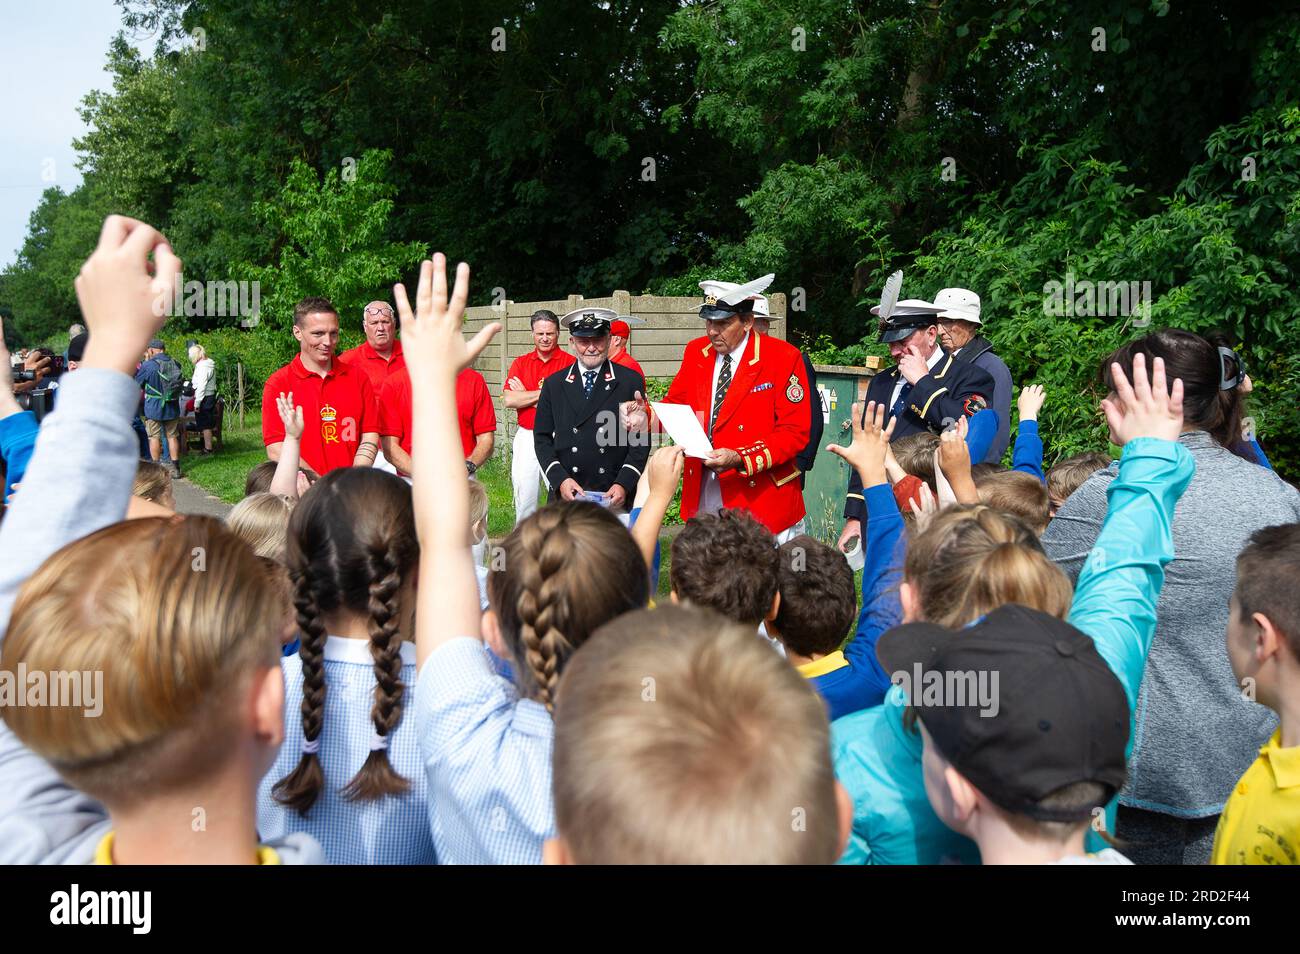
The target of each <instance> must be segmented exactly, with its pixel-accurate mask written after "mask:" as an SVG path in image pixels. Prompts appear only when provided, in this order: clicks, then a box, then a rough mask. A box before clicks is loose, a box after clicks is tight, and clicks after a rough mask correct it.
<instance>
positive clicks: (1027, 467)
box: [1011, 421, 1047, 483]
mask: <svg viewBox="0 0 1300 954" xmlns="http://www.w3.org/2000/svg"><path fill="white" fill-rule="evenodd" d="M1011 469H1012V470H1021V471H1024V472H1025V473H1026V474H1033V475H1034V476H1035V477H1037V478H1038V479H1039V480H1041V481H1042V482H1043V483H1047V475H1046V474H1044V473H1043V439H1042V437H1040V436H1039V434H1038V422H1037V421H1021V422H1020V426H1019V427H1017V428H1016V446H1015V448H1014V449H1013V450H1012V451H1011Z"/></svg>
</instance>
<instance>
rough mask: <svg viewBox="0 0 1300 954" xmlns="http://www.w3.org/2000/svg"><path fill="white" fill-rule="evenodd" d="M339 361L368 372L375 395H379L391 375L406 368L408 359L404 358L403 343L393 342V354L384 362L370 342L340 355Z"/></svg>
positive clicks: (362, 343)
mask: <svg viewBox="0 0 1300 954" xmlns="http://www.w3.org/2000/svg"><path fill="white" fill-rule="evenodd" d="M338 360H339V361H342V362H343V363H344V364H350V365H352V366H353V367H354V368H360V369H361V370H362V371H364V372H366V376H367V377H369V378H370V386H371V387H373V388H374V389H375V394H376V395H377V394H379V389H380V388H382V387H383V386H384V382H385V381H387V380H388V377H389V375H392V374H396V373H397V372H398V371H401V370H402V369H403V368H405V367H406V359H405V358H404V357H402V343H401V342H400V341H394V342H393V353H392V355H391V356H390V357H389V358H388V359H387V360H384V358H383V357H381V356H380V354H379V352H378V351H376V350H375V349H374V348H372V347H370V342H369V341H363V342H361V344H359V345H357V346H356V347H355V348H351V349H349V350H347V351H344V352H343V353H342V354H341V355H338Z"/></svg>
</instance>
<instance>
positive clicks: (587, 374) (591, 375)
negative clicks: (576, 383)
mask: <svg viewBox="0 0 1300 954" xmlns="http://www.w3.org/2000/svg"><path fill="white" fill-rule="evenodd" d="M597 370H599V369H597ZM595 386H596V372H595V371H584V372H582V393H583V394H585V395H586V396H587V397H591V389H592V388H594V387H595Z"/></svg>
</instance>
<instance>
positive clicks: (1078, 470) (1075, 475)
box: [1047, 451, 1111, 503]
mask: <svg viewBox="0 0 1300 954" xmlns="http://www.w3.org/2000/svg"><path fill="white" fill-rule="evenodd" d="M1110 460H1111V458H1110V455H1109V454H1107V453H1105V452H1103V451H1087V452H1085V453H1082V454H1075V455H1074V456H1073V457H1067V458H1065V460H1063V461H1060V462H1059V463H1057V464H1056V466H1054V467H1053V468H1052V469H1051V470H1049V471H1048V472H1047V491H1048V493H1049V494H1050V495H1051V496H1052V497H1055V498H1056V499H1057V500H1059V501H1060V502H1061V503H1065V501H1066V500H1068V499H1069V498H1070V494H1072V493H1074V492H1075V491H1076V490H1078V489H1079V488H1080V487H1082V486H1083V483H1084V481H1086V480H1087V479H1088V478H1089V477H1091V476H1092V475H1093V474H1095V473H1096V472H1097V471H1099V470H1104V469H1105V468H1107V467H1109V466H1110Z"/></svg>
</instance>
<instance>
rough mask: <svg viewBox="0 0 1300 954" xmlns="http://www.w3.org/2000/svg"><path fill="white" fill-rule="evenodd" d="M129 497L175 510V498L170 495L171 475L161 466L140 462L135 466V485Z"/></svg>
mask: <svg viewBox="0 0 1300 954" xmlns="http://www.w3.org/2000/svg"><path fill="white" fill-rule="evenodd" d="M131 496H133V497H140V498H142V499H144V500H148V501H151V502H153V503H156V504H158V505H159V506H163V507H167V506H168V505H169V504H170V505H171V509H175V504H176V497H175V496H174V495H173V493H172V475H171V472H170V471H168V470H167V468H166V467H164V466H163V465H162V464H158V463H155V462H153V461H151V460H142V461H140V463H138V464H136V465H135V483H133V484H132V485H131Z"/></svg>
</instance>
